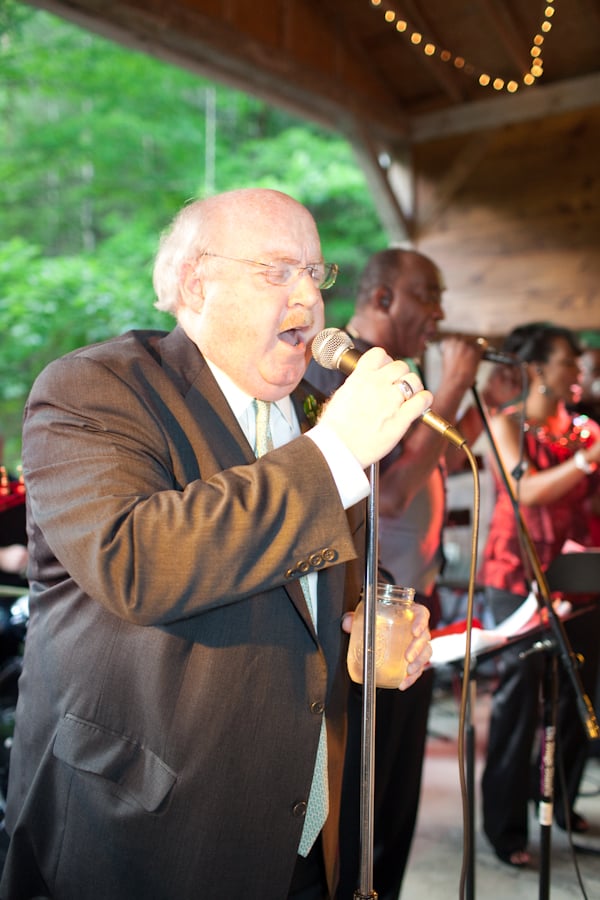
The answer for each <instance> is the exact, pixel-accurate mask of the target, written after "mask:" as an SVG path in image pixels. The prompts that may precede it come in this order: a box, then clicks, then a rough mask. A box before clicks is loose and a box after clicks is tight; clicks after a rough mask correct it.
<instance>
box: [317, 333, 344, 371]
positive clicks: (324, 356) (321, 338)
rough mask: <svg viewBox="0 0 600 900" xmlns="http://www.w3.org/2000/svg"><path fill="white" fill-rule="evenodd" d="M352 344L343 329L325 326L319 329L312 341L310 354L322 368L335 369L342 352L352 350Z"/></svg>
mask: <svg viewBox="0 0 600 900" xmlns="http://www.w3.org/2000/svg"><path fill="white" fill-rule="evenodd" d="M353 348H354V344H353V343H352V341H351V339H350V337H349V336H348V335H347V334H346V332H345V331H341V330H340V329H339V328H325V329H324V330H323V331H320V332H319V333H318V334H317V335H315V338H314V340H313V343H312V355H313V359H314V360H315V362H318V363H319V365H320V366H323V368H324V369H337V367H338V366H337V363H338V360H339V358H340V356H341V354H342V353H344V352H345V351H346V350H352V349H353Z"/></svg>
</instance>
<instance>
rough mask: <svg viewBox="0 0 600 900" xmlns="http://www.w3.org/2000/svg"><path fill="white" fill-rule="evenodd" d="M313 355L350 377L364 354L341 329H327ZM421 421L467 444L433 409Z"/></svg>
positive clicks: (458, 444) (456, 442)
mask: <svg viewBox="0 0 600 900" xmlns="http://www.w3.org/2000/svg"><path fill="white" fill-rule="evenodd" d="M312 355H313V359H314V360H315V362H317V363H318V364H319V365H320V366H323V368H324V369H339V370H340V372H343V373H344V375H350V373H351V372H353V371H354V369H355V368H356V364H357V362H358V360H359V359H360V357H361V356H362V353H360V352H359V351H358V350H357V349H356V347H355V346H354V344H353V343H352V339H351V338H350V336H349V335H348V334H346V332H345V331H341V330H340V329H339V328H325V329H324V330H323V331H320V332H319V333H318V334H317V335H316V336H315V338H314V340H313V344H312ZM421 420H422V421H423V422H424V423H425V424H426V425H428V426H429V427H430V428H433V430H434V431H437V432H438V433H439V434H441V435H443V436H444V437H445V438H446V439H447V440H449V441H450V443H451V444H454V446H455V447H462V446H464V444H466V443H467V442H466V440H465V438H464V437H463V436H462V434H461V433H460V431H458V429H456V428H454V426H453V425H451V424H450V422H446V420H445V419H442V417H441V416H438V414H437V413H434V412H433V411H432V410H431V409H426V410H425V412H424V413H423V414H422V416H421Z"/></svg>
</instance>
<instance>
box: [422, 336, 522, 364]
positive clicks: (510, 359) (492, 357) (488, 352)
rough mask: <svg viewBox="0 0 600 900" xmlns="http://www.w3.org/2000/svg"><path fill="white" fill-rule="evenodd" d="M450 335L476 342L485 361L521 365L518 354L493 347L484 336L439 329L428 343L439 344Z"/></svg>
mask: <svg viewBox="0 0 600 900" xmlns="http://www.w3.org/2000/svg"><path fill="white" fill-rule="evenodd" d="M451 337H456V338H460V339H461V340H463V341H470V342H471V343H472V344H478V345H479V346H480V347H483V348H484V349H483V353H482V355H481V358H482V359H485V360H487V362H492V363H500V364H501V365H503V366H520V365H521V360H520V359H519V358H518V356H515V355H514V354H512V353H506V352H505V351H504V350H497V349H496V348H495V347H492V346H490V345H489V344H488V342H487V340H486V339H485V338H482V337H476V336H473V335H471V334H459V333H458V332H452V331H440V332H438V333H437V334H436V336H435V337H434V338H432V339H431V340H430V343H435V344H439V343H440V342H441V341H443V340H445V338H451Z"/></svg>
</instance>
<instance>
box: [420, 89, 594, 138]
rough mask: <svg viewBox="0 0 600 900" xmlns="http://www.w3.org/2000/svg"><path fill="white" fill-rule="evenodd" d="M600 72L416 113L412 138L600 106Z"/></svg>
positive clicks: (500, 126) (461, 131) (479, 128)
mask: <svg viewBox="0 0 600 900" xmlns="http://www.w3.org/2000/svg"><path fill="white" fill-rule="evenodd" d="M598 97H600V74H593V75H585V76H583V77H581V78H574V79H571V80H564V81H561V82H559V83H557V84H549V85H543V84H536V85H534V86H533V87H531V88H523V89H522V90H521V91H520V93H519V94H511V95H510V96H508V95H506V96H502V97H493V98H491V99H490V100H482V101H481V102H476V103H465V104H464V105H463V106H456V107H454V108H452V109H447V110H443V111H441V112H436V113H427V114H424V115H421V116H415V117H414V119H413V123H412V128H411V136H410V140H411V141H412V142H413V143H419V142H423V141H428V140H435V139H436V138H444V137H449V136H450V135H453V134H467V133H468V132H471V131H485V130H487V129H490V128H502V127H504V126H505V125H510V124H512V123H515V122H527V121H532V122H533V121H535V120H538V119H544V118H546V117H547V116H554V115H559V114H560V113H563V112H569V111H570V110H576V109H586V108H587V107H597V106H598Z"/></svg>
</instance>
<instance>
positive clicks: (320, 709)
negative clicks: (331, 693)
mask: <svg viewBox="0 0 600 900" xmlns="http://www.w3.org/2000/svg"><path fill="white" fill-rule="evenodd" d="M310 711H311V713H314V714H315V716H322V715H323V713H324V712H325V704H324V703H321V701H320V700H315V701H314V703H311V704H310Z"/></svg>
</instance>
